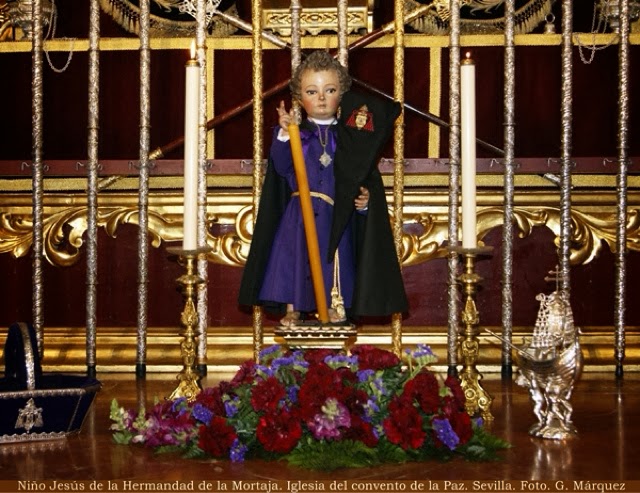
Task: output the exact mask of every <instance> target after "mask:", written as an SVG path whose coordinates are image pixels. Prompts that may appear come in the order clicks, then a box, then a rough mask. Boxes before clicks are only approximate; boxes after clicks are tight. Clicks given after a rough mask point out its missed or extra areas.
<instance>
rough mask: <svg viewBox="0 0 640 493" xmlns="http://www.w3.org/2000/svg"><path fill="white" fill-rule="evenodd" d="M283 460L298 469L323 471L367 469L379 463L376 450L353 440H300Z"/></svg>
mask: <svg viewBox="0 0 640 493" xmlns="http://www.w3.org/2000/svg"><path fill="white" fill-rule="evenodd" d="M285 459H286V460H287V461H288V462H289V463H290V464H292V465H295V466H298V467H303V468H306V469H318V470H323V471H334V470H336V469H342V468H345V467H368V466H373V465H376V464H379V463H380V460H379V459H378V452H377V451H376V449H373V448H369V447H367V446H366V445H365V444H364V443H362V442H358V441H354V440H342V441H339V442H335V441H326V440H313V439H310V440H306V441H305V440H301V441H300V443H299V444H298V446H297V447H296V448H295V449H294V450H293V451H292V452H290V453H289V454H288V455H287V456H286V457H285Z"/></svg>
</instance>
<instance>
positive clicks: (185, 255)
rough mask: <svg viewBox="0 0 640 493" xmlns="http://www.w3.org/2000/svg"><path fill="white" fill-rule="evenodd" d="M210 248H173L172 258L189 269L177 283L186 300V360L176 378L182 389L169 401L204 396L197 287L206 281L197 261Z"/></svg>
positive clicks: (182, 346)
mask: <svg viewBox="0 0 640 493" xmlns="http://www.w3.org/2000/svg"><path fill="white" fill-rule="evenodd" d="M209 250H210V248H209V247H203V248H197V249H195V250H184V249H182V248H169V249H168V251H169V253H171V254H174V255H177V256H178V258H179V261H178V263H179V264H180V265H183V266H184V267H185V273H184V274H182V275H181V276H180V277H178V279H176V282H177V283H178V284H180V286H181V291H182V296H183V298H184V308H183V309H182V313H181V314H180V323H181V324H182V326H183V329H182V331H181V332H180V335H181V336H182V342H180V355H181V357H182V370H181V371H180V373H178V375H177V376H176V380H178V386H177V387H176V389H175V390H174V391H173V393H172V394H171V396H170V397H169V399H171V400H173V399H178V398H181V397H184V398H185V399H187V400H188V401H193V400H194V399H195V398H196V396H197V395H198V394H199V393H200V390H201V387H200V377H201V375H200V373H199V372H198V371H197V370H196V366H195V362H196V349H197V347H198V346H197V338H198V336H199V335H200V334H199V333H198V310H197V309H196V301H195V300H196V298H197V287H198V286H199V285H200V284H202V283H203V282H204V280H203V279H202V278H201V277H200V276H198V274H196V260H197V259H198V257H199V256H200V255H201V254H204V253H207V252H208V251H209Z"/></svg>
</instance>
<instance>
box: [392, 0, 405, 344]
mask: <svg viewBox="0 0 640 493" xmlns="http://www.w3.org/2000/svg"><path fill="white" fill-rule="evenodd" d="M394 7H395V9H394V15H395V17H394V20H395V26H394V28H395V30H394V38H393V40H394V43H393V94H394V99H395V100H396V101H398V102H399V103H400V104H401V105H402V107H403V108H404V1H403V0H395V4H394ZM393 156H394V166H393V241H394V244H395V247H396V254H397V255H398V260H399V263H400V265H402V261H401V256H402V225H403V222H402V207H403V205H404V109H403V111H402V112H401V113H400V116H399V117H398V119H397V120H396V122H395V128H394V138H393ZM391 344H392V349H393V352H394V353H395V354H396V355H397V356H400V353H401V351H402V313H394V314H393V315H392V316H391Z"/></svg>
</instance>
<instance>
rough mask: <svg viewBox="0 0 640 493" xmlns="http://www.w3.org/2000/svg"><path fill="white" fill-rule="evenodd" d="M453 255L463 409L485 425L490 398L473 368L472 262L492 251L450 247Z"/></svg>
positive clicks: (489, 417) (475, 331) (476, 319)
mask: <svg viewBox="0 0 640 493" xmlns="http://www.w3.org/2000/svg"><path fill="white" fill-rule="evenodd" d="M452 250H453V251H455V252H457V253H459V254H460V255H462V258H463V262H464V268H463V272H462V274H460V276H459V277H458V279H459V280H460V283H461V285H462V293H463V297H464V308H463V310H462V314H461V321H462V325H463V327H462V330H461V333H460V335H459V337H458V347H459V349H460V354H461V356H462V360H463V362H464V364H463V368H462V370H461V371H460V385H461V386H462V390H463V391H464V396H465V408H466V411H467V412H468V413H469V415H471V416H474V415H476V414H480V415H481V416H482V419H483V420H484V421H485V422H486V423H490V422H492V421H493V415H492V414H491V402H492V401H493V398H492V397H491V396H490V395H489V394H488V393H487V391H486V390H485V389H484V388H483V387H482V385H480V380H482V375H481V374H480V372H479V371H478V369H477V368H476V363H477V361H478V355H479V352H480V344H479V342H478V333H479V328H478V327H479V324H480V313H479V312H478V309H477V308H476V294H477V292H478V285H479V284H480V281H482V277H480V276H479V275H478V274H477V273H476V259H477V257H479V256H482V255H489V254H490V253H491V251H492V250H493V248H492V247H476V248H464V247H454V248H452Z"/></svg>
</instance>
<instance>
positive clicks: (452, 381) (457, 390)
mask: <svg viewBox="0 0 640 493" xmlns="http://www.w3.org/2000/svg"><path fill="white" fill-rule="evenodd" d="M444 384H445V385H446V386H447V387H449V390H451V393H452V394H453V399H454V400H455V403H456V406H457V408H458V409H459V410H460V411H463V410H464V405H465V403H466V398H465V396H464V390H462V386H461V385H460V381H459V380H458V379H457V378H455V377H453V376H451V375H449V376H448V377H447V379H446V380H445V381H444Z"/></svg>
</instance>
